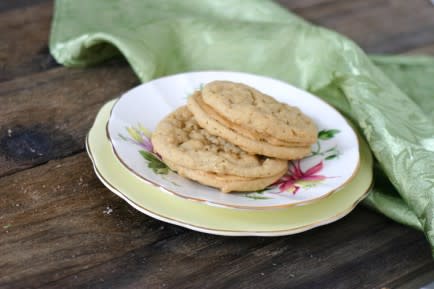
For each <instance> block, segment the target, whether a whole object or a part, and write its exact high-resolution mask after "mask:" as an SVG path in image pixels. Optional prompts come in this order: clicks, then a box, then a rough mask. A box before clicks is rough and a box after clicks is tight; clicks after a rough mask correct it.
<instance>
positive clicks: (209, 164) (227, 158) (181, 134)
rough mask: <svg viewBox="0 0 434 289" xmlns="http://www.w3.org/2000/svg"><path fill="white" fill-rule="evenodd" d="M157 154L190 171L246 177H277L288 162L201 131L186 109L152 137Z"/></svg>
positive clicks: (160, 127) (162, 123)
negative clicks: (245, 148) (258, 153)
mask: <svg viewBox="0 0 434 289" xmlns="http://www.w3.org/2000/svg"><path fill="white" fill-rule="evenodd" d="M152 144H153V146H154V150H155V152H157V153H158V154H160V155H161V157H162V158H163V159H164V160H167V161H169V162H171V163H174V164H176V165H178V166H182V167H183V168H187V169H190V170H196V171H202V172H206V173H214V174H218V175H231V176H238V177H246V178H267V177H274V176H276V175H277V174H280V173H281V172H282V171H284V170H286V169H287V166H288V163H287V161H285V160H280V159H274V158H268V157H263V156H258V155H253V154H250V153H248V152H246V151H244V150H242V149H241V148H240V147H238V146H236V145H234V144H232V143H230V142H228V141H226V140H225V139H223V138H221V137H219V136H215V135H212V134H210V133H209V132H208V131H207V130H205V129H203V128H201V127H200V126H199V124H198V123H197V121H196V120H195V118H194V117H193V114H192V113H191V112H190V111H189V110H188V109H187V107H186V106H183V107H180V108H178V109H177V110H175V111H174V112H172V113H171V114H169V115H168V116H167V117H165V118H164V119H163V120H162V121H161V122H160V123H159V124H158V125H157V128H156V129H155V131H154V132H153V134H152Z"/></svg>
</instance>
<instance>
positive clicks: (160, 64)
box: [50, 0, 434, 245]
mask: <svg viewBox="0 0 434 289" xmlns="http://www.w3.org/2000/svg"><path fill="white" fill-rule="evenodd" d="M50 50H51V53H52V54H53V56H54V57H55V58H56V60H57V61H58V62H60V63H62V64H64V65H66V66H88V65H93V64H96V63H99V62H101V61H103V60H106V59H108V58H110V57H113V56H115V55H117V54H120V53H122V54H123V55H124V56H125V57H126V59H127V60H128V62H129V63H130V64H131V67H132V68H133V69H134V71H135V72H136V74H137V75H138V77H139V78H140V79H141V80H142V81H148V80H150V79H152V78H155V77H158V76H162V75H167V74H173V73H178V72H182V71H192V70H210V69H212V70H217V69H221V70H235V71H246V72H251V73H256V74H262V75H268V76H271V77H274V78H278V79H281V80H284V81H287V82H289V83H291V84H293V85H296V86H298V87H301V88H303V89H306V90H308V91H311V92H312V93H314V94H316V95H319V96H321V97H323V98H324V99H325V100H326V101H328V102H329V103H331V104H333V105H334V106H336V107H337V108H338V109H340V110H341V111H342V112H343V113H344V114H346V115H347V116H348V117H350V118H351V119H352V120H353V121H354V122H355V123H357V124H358V126H359V129H360V130H361V132H362V133H363V135H364V136H365V138H366V139H367V141H368V143H369V145H370V147H371V149H372V151H373V153H374V155H375V157H376V159H377V160H378V163H377V166H376V170H375V171H376V185H375V187H374V189H373V191H372V192H371V194H370V195H369V197H368V198H367V200H366V201H365V204H367V205H369V206H371V207H373V208H375V209H377V210H378V211H380V212H382V213H384V214H385V215H387V216H389V217H390V218H393V219H395V220H397V221H398V222H401V223H404V224H407V225H410V226H413V227H415V228H419V229H422V230H423V231H424V232H425V234H426V236H427V238H428V240H429V241H430V243H431V245H434V224H433V222H434V120H433V112H434V60H433V58H423V57H402V56H401V57H400V56H397V57H372V58H369V57H367V56H366V55H365V53H364V52H363V51H362V50H361V49H360V48H359V47H358V46H357V45H355V44H354V43H353V42H352V41H350V40H348V39H347V38H345V37H343V36H341V35H339V34H337V33H335V32H333V31H330V30H327V29H323V28H321V27H317V26H314V25H312V24H309V23H307V22H305V21H304V20H302V19H301V18H299V17H297V16H295V15H293V14H291V13H289V12H288V11H287V10H286V9H284V8H282V7H280V6H278V5H277V4H275V3H274V2H271V1H267V0H239V1H232V0H220V1H214V0H182V1H179V0H146V1H144V0H123V1H119V0H92V1H87V0H57V1H56V4H55V15H54V19H53V25H52V34H51V39H50Z"/></svg>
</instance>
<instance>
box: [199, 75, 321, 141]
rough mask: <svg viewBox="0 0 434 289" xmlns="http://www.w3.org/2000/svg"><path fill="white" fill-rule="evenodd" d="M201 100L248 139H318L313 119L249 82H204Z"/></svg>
mask: <svg viewBox="0 0 434 289" xmlns="http://www.w3.org/2000/svg"><path fill="white" fill-rule="evenodd" d="M202 100H203V102H204V103H205V104H206V105H208V106H209V107H212V109H213V110H214V111H215V112H216V114H218V115H219V116H221V118H223V119H225V120H227V121H229V122H230V123H232V124H233V125H230V126H229V127H231V128H234V130H236V131H237V132H238V133H240V134H243V135H244V136H246V137H249V138H251V139H254V140H258V141H264V140H265V141H267V142H268V143H270V144H273V145H279V146H285V145H288V146H294V144H299V146H307V145H311V144H314V143H315V142H316V140H317V128H316V126H315V124H314V122H313V121H312V120H311V119H310V118H309V117H307V116H306V115H304V114H303V113H302V112H301V111H300V109H298V108H297V107H293V106H290V105H288V104H286V103H281V102H278V101H277V100H275V99H274V98H273V97H271V96H269V95H266V94H264V93H261V92H260V91H258V90H256V89H254V88H252V87H250V86H247V85H244V84H241V83H234V82H230V81H213V82H210V83H208V84H206V85H205V86H204V88H203V90H202ZM219 121H221V119H220V120H219ZM235 126H237V127H235ZM240 127H241V128H242V129H240Z"/></svg>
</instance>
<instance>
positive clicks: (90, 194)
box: [0, 0, 434, 289]
mask: <svg viewBox="0 0 434 289" xmlns="http://www.w3.org/2000/svg"><path fill="white" fill-rule="evenodd" d="M279 2H280V3H281V4H282V5H283V6H285V7H287V8H289V9H291V10H293V11H294V12H295V13H298V14H300V15H301V16H303V17H305V18H306V19H308V20H309V21H312V22H313V23H316V24H319V25H323V26H326V27H329V28H331V29H334V30H337V31H338V32H340V33H343V34H345V35H347V36H348V37H350V38H352V39H354V40H355V41H356V42H357V43H358V44H359V45H360V46H361V47H363V48H364V49H366V50H367V51H368V52H375V53H377V52H399V53H409V54H418V53H426V54H431V55H434V33H433V32H432V31H434V29H433V26H434V16H433V15H434V8H433V6H432V5H430V4H429V1H426V0H414V1H406V0H395V1H386V0H364V1H363V0H357V1H346V0H279ZM52 4H53V1H52V0H35V1H28V0H17V1H3V2H1V3H0V196H1V198H0V288H1V289H5V288H8V289H9V288H400V289H405V288H417V287H420V286H421V285H423V284H425V283H428V282H429V281H430V279H432V278H434V263H433V262H432V259H431V255H430V249H429V247H428V244H427V242H426V241H425V239H424V236H423V235H422V233H420V232H417V231H414V230H412V229H409V228H406V227H403V226H401V225H398V224H396V223H394V222H393V221H390V220H388V219H386V218H385V217H383V216H381V215H378V214H376V213H374V212H371V211H369V210H367V209H365V208H360V207H359V208H357V209H356V210H355V211H354V212H353V213H351V214H350V215H349V216H347V217H346V218H344V219H343V220H341V221H338V222H336V223H334V224H331V225H328V226H326V227H322V228H318V229H315V230H312V231H309V232H306V233H303V234H299V235H295V236H287V237H279V238H227V237H217V236H210V235H205V234H201V233H196V232H192V231H189V230H186V229H183V228H180V227H177V226H172V225H168V224H164V223H162V222H159V221H156V220H153V219H151V218H149V217H147V216H145V215H143V214H141V213H139V212H137V211H135V210H134V209H132V208H131V207H130V206H128V205H127V204H126V203H125V202H124V201H122V200H121V199H120V198H118V197H116V196H115V195H114V194H112V193H110V192H109V191H108V190H107V189H106V188H104V186H103V185H102V184H101V183H100V182H99V181H98V180H97V178H96V177H95V175H94V173H93V170H92V165H91V162H90V160H89V159H88V158H87V156H86V155H85V153H83V146H84V141H83V140H84V136H85V134H86V133H87V131H88V129H89V127H90V125H91V124H92V121H93V119H94V117H95V115H96V112H97V110H98V109H99V108H100V107H101V105H102V104H103V103H104V102H105V101H107V100H109V99H112V98H113V97H116V96H117V95H119V94H120V93H122V92H124V91H125V90H127V89H129V88H130V87H132V86H134V85H136V84H138V80H137V78H136V77H135V75H134V74H133V73H132V71H131V70H130V68H129V67H128V65H127V64H126V62H125V61H124V60H122V59H120V60H113V61H111V62H109V63H105V64H102V65H99V66H97V67H95V68H92V69H86V70H82V69H67V68H63V67H59V65H58V64H57V63H56V62H55V61H54V59H53V58H52V57H51V56H50V55H49V52H48V46H47V41H48V37H49V29H50V21H51V17H52Z"/></svg>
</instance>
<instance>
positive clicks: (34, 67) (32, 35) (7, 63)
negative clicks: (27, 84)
mask: <svg viewBox="0 0 434 289" xmlns="http://www.w3.org/2000/svg"><path fill="white" fill-rule="evenodd" d="M2 2H3V1H2ZM6 2H8V0H7V1H6ZM9 2H14V1H11V0H9ZM18 4H19V3H17V5H18ZM3 5H4V4H3ZM52 10H53V1H52V0H49V1H36V2H35V3H33V4H32V5H30V6H25V7H23V8H21V9H13V10H6V11H3V12H2V11H0V81H5V80H10V79H13V78H14V77H18V76H23V75H27V74H31V73H35V72H40V71H44V70H47V69H50V68H53V67H56V66H58V64H57V63H56V61H55V60H54V59H53V57H52V56H51V55H50V53H49V51H48V37H49V30H50V25H51V16H52Z"/></svg>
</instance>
